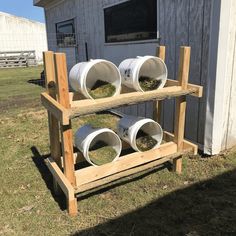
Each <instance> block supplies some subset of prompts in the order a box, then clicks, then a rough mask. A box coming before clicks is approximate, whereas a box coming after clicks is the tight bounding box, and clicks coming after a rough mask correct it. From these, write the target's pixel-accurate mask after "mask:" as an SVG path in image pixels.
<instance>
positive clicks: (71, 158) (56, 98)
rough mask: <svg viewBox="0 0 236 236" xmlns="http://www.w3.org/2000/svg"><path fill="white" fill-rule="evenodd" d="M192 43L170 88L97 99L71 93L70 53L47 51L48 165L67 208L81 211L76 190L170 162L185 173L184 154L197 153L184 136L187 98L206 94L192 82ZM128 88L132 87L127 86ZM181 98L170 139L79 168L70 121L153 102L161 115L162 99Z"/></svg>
mask: <svg viewBox="0 0 236 236" xmlns="http://www.w3.org/2000/svg"><path fill="white" fill-rule="evenodd" d="M158 49H159V50H158V56H159V57H161V58H162V59H163V60H164V59H165V47H160V48H158ZM190 52H191V49H190V48H189V47H181V51H180V63H179V75H178V81H174V80H168V81H167V85H166V87H165V88H163V89H160V90H156V91H150V92H145V93H142V92H134V91H128V93H123V94H121V95H119V96H116V97H115V98H113V97H111V98H103V99H97V100H89V99H83V100H81V99H80V100H75V94H73V93H69V88H68V77H67V64H66V56H65V54H62V53H53V52H45V53H44V67H45V74H46V88H47V91H46V92H44V93H42V94H41V100H42V104H43V105H44V107H45V108H46V109H47V110H48V121H49V134H50V149H51V157H50V158H48V159H46V165H47V166H48V168H49V170H50V172H51V173H52V175H53V178H54V189H55V191H57V189H58V186H60V188H61V190H62V191H63V192H64V194H65V195H66V197H67V205H68V212H69V214H70V215H71V216H75V215H77V212H78V211H77V199H76V194H78V193H82V192H85V191H88V190H91V189H95V188H98V187H101V186H103V185H106V184H108V183H111V182H113V181H115V180H118V179H120V178H123V177H126V176H130V175H132V174H135V173H137V172H140V171H144V170H147V169H150V168H153V167H155V166H158V165H161V164H163V163H166V162H171V163H172V164H173V170H175V171H176V172H177V173H181V171H182V155H183V154H186V153H193V154H197V150H198V147H197V146H196V145H195V144H193V143H190V142H188V141H186V140H184V127H185V112H186V96H187V95H190V96H195V97H199V98H200V97H202V92H203V88H202V87H201V86H197V85H193V84H189V83H188V77H189V64H190ZM126 91H127V89H126ZM166 98H176V109H175V128H174V134H171V133H168V132H164V140H165V143H164V144H162V145H161V146H160V147H159V148H157V149H154V150H150V151H147V152H143V153H139V152H134V153H132V154H129V155H126V156H122V157H121V158H120V159H119V160H118V161H116V162H114V163H108V164H105V165H102V166H99V167H94V166H89V167H86V168H82V169H79V170H75V164H76V163H77V162H80V161H81V158H82V157H81V155H79V154H76V153H73V137H72V136H73V134H72V125H71V119H73V118H76V117H79V116H82V115H86V114H91V113H96V112H99V111H104V110H107V109H110V108H117V107H120V106H124V105H131V104H137V103H139V102H145V101H150V100H153V101H154V103H155V104H154V105H155V106H154V107H155V109H154V110H155V111H154V112H155V113H154V116H155V117H156V119H158V118H159V117H160V112H161V109H160V107H161V106H162V100H164V99H166Z"/></svg>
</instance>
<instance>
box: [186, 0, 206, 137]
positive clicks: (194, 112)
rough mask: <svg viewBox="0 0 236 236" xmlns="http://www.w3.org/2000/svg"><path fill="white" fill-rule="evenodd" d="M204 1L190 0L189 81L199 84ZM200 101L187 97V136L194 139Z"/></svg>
mask: <svg viewBox="0 0 236 236" xmlns="http://www.w3.org/2000/svg"><path fill="white" fill-rule="evenodd" d="M204 2H205V0H190V5H189V45H190V46H191V63H190V73H189V82H190V83H192V84H197V85H200V84H201V70H202V64H201V63H202V60H203V59H205V58H203V57H202V53H203V51H202V43H200V42H202V38H203V21H204V15H203V12H204ZM197 42H199V43H197ZM203 66H204V65H203ZM199 103H200V101H199V99H197V98H195V97H187V108H186V114H187V115H186V127H185V131H188V132H187V133H186V138H188V139H190V140H194V141H197V140H198V120H199V115H200V116H201V115H203V114H199ZM195 117H196V118H195Z"/></svg>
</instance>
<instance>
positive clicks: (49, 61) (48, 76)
mask: <svg viewBox="0 0 236 236" xmlns="http://www.w3.org/2000/svg"><path fill="white" fill-rule="evenodd" d="M43 59H44V73H45V86H46V90H47V92H48V94H49V95H50V96H51V97H52V98H54V99H55V100H57V92H56V79H55V63H54V55H53V52H44V53H43ZM48 126H49V139H50V152H51V157H52V158H53V159H54V160H55V162H56V163H57V165H58V166H59V167H60V168H61V167H62V165H61V144H60V132H59V123H58V121H57V119H56V118H55V117H54V116H53V115H52V114H51V113H50V112H49V111H48ZM53 187H54V192H55V193H56V194H59V193H60V191H59V186H58V185H57V183H56V181H55V179H53Z"/></svg>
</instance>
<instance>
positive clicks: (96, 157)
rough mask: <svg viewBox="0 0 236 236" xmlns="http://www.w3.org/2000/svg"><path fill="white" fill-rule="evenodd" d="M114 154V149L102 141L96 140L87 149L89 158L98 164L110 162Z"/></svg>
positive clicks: (115, 153)
mask: <svg viewBox="0 0 236 236" xmlns="http://www.w3.org/2000/svg"><path fill="white" fill-rule="evenodd" d="M116 155H117V152H116V150H115V149H114V148H113V147H111V146H107V144H106V143H105V142H103V141H98V142H97V143H95V144H94V145H93V146H92V147H91V148H90V150H89V157H90V160H91V161H92V162H93V163H94V164H95V165H98V166H101V165H104V164H106V163H110V162H112V161H113V160H114V159H115V157H116Z"/></svg>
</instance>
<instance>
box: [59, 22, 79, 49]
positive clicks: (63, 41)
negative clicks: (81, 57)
mask: <svg viewBox="0 0 236 236" xmlns="http://www.w3.org/2000/svg"><path fill="white" fill-rule="evenodd" d="M55 25H56V40H57V46H58V47H61V48H65V47H75V46H76V36H75V34H76V30H75V19H70V20H66V21H61V22H58V23H56V24H55ZM68 26H71V27H72V31H71V33H64V32H62V31H63V30H62V29H63V28H65V27H68ZM60 29H61V31H60ZM64 30H65V29H64Z"/></svg>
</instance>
